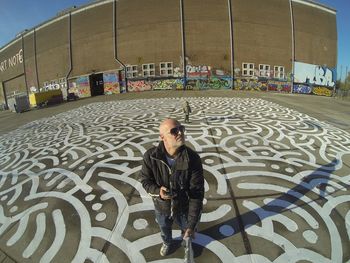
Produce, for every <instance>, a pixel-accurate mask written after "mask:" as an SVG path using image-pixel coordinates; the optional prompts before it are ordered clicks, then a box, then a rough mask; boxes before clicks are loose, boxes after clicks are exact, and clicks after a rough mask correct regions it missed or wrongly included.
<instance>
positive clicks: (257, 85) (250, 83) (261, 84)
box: [234, 78, 267, 91]
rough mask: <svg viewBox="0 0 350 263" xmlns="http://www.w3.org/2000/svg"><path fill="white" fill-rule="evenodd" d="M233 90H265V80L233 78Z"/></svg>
mask: <svg viewBox="0 0 350 263" xmlns="http://www.w3.org/2000/svg"><path fill="white" fill-rule="evenodd" d="M234 89H235V90H255V91H267V81H258V80H257V79H244V78H240V79H238V78H237V79H235V81H234Z"/></svg>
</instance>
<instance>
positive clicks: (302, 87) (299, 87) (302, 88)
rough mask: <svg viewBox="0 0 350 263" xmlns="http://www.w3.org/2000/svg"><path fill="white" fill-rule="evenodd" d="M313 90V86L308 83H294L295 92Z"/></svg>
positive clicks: (305, 92) (308, 92)
mask: <svg viewBox="0 0 350 263" xmlns="http://www.w3.org/2000/svg"><path fill="white" fill-rule="evenodd" d="M311 91H312V88H310V87H309V86H307V85H302V84H294V85H293V93H300V94H310V93H311Z"/></svg>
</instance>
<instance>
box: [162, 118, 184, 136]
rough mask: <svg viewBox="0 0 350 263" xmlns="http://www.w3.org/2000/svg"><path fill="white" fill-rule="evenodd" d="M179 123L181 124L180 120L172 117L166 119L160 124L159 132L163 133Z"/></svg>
mask: <svg viewBox="0 0 350 263" xmlns="http://www.w3.org/2000/svg"><path fill="white" fill-rule="evenodd" d="M179 125H180V122H178V121H177V120H175V119H171V118H168V119H165V120H164V121H162V123H161V124H160V125H159V134H160V135H163V134H164V133H167V132H168V131H169V130H170V128H172V127H175V126H179Z"/></svg>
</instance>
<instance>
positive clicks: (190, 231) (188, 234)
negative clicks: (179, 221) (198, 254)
mask: <svg viewBox="0 0 350 263" xmlns="http://www.w3.org/2000/svg"><path fill="white" fill-rule="evenodd" d="M186 237H191V238H193V239H195V232H194V230H193V229H191V228H187V229H186V231H185V234H184V238H186Z"/></svg>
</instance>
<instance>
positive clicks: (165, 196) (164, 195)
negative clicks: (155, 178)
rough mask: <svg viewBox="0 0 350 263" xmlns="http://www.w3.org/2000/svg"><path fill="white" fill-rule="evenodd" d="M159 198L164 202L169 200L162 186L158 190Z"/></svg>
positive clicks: (166, 191)
mask: <svg viewBox="0 0 350 263" xmlns="http://www.w3.org/2000/svg"><path fill="white" fill-rule="evenodd" d="M159 196H160V198H162V199H164V200H169V199H171V197H170V196H168V189H167V188H166V187H164V186H162V187H161V188H160V191H159Z"/></svg>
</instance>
